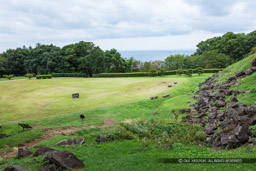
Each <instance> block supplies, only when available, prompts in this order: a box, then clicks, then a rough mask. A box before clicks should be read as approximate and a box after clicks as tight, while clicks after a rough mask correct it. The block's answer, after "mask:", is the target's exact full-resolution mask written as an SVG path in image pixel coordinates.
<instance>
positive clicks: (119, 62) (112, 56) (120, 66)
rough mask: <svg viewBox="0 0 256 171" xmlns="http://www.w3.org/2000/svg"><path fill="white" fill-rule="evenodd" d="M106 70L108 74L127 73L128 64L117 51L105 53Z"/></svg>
mask: <svg viewBox="0 0 256 171" xmlns="http://www.w3.org/2000/svg"><path fill="white" fill-rule="evenodd" d="M104 68H105V72H107V73H117V72H125V69H126V62H125V60H124V59H123V58H122V57H121V54H120V53H119V52H118V51H117V50H116V49H111V50H106V51H105V53H104Z"/></svg>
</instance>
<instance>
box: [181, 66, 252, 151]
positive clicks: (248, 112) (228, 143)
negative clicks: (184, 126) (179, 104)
mask: <svg viewBox="0 0 256 171" xmlns="http://www.w3.org/2000/svg"><path fill="white" fill-rule="evenodd" d="M255 71H256V68H255V67H253V68H251V69H247V70H242V71H240V72H238V73H236V75H235V76H233V77H229V78H228V79H227V80H226V81H224V82H223V83H218V84H217V82H216V80H215V79H216V77H217V76H218V75H219V74H220V72H219V73H217V74H214V75H213V76H212V77H210V78H208V79H207V80H206V81H204V82H203V83H200V84H199V90H198V91H197V92H195V94H196V95H195V96H193V97H192V98H194V99H195V100H196V103H195V104H191V105H190V107H191V108H190V110H187V111H182V113H189V114H188V115H187V116H186V117H184V118H183V119H182V121H183V122H191V123H195V124H201V126H202V127H203V129H204V131H205V133H206V135H207V138H206V142H207V143H208V144H209V145H211V146H214V147H220V146H224V147H227V148H235V147H238V146H240V145H242V144H244V143H247V142H249V143H256V139H255V138H253V137H252V136H251V133H250V131H249V130H248V127H249V126H250V125H254V124H256V105H252V106H249V105H246V104H238V103H237V102H238V99H237V95H238V94H240V93H245V92H244V91H233V90H230V88H231V87H234V86H236V85H237V81H239V80H241V79H243V78H244V77H246V76H249V75H251V74H252V73H254V72H255ZM196 96H198V97H196ZM227 96H231V97H232V98H231V99H230V100H229V101H225V99H226V97H227Z"/></svg>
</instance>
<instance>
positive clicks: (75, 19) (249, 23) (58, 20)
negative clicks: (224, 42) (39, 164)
mask: <svg viewBox="0 0 256 171" xmlns="http://www.w3.org/2000/svg"><path fill="white" fill-rule="evenodd" d="M0 4H1V5H0V52H3V51H5V50H6V49H9V48H16V47H22V46H23V45H25V46H32V47H34V46H35V44H36V43H40V44H54V45H57V46H60V47H62V46H64V45H67V44H71V43H77V42H79V41H91V42H94V43H95V45H97V46H100V47H101V48H102V49H103V50H107V49H111V48H116V49H117V50H120V51H129V50H133V51H134V50H195V49H196V45H197V44H198V43H199V42H200V41H204V40H206V39H208V38H211V37H215V36H221V35H223V34H225V33H226V32H235V33H238V32H239V33H240V32H242V33H249V32H251V31H254V30H256V20H255V16H256V10H255V6H256V1H255V0H157V1H156V0H0Z"/></svg>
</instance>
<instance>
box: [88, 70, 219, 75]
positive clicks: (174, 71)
mask: <svg viewBox="0 0 256 171" xmlns="http://www.w3.org/2000/svg"><path fill="white" fill-rule="evenodd" d="M187 70H188V69H184V70H183V73H184V72H186V71H187ZM220 70H221V69H203V73H216V72H218V71H220ZM192 71H193V73H196V71H195V69H192ZM151 74H152V73H150V72H130V73H100V74H93V75H92V77H147V76H150V75H151ZM156 74H157V73H156ZM176 74H177V70H172V71H166V72H165V73H164V75H176Z"/></svg>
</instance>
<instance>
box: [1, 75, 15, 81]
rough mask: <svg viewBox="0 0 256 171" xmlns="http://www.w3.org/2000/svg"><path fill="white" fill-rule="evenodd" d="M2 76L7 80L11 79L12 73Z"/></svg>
mask: <svg viewBox="0 0 256 171" xmlns="http://www.w3.org/2000/svg"><path fill="white" fill-rule="evenodd" d="M3 77H4V78H7V79H8V80H11V79H12V78H13V77H14V75H13V74H10V75H3Z"/></svg>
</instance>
